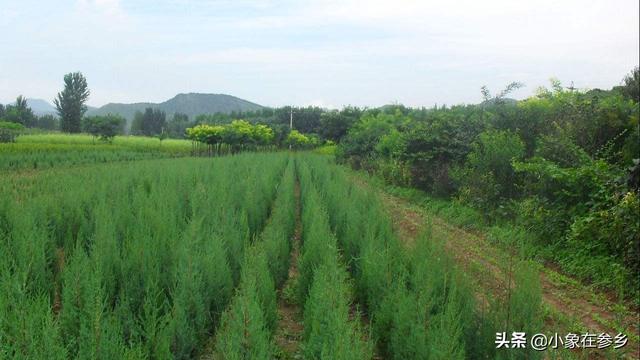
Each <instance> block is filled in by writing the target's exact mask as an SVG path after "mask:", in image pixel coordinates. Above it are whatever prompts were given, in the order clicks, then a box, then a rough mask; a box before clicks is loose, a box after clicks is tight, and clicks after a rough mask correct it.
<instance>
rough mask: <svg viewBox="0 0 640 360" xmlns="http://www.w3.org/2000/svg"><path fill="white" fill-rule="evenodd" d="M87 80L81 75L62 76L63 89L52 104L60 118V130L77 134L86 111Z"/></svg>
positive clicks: (76, 73) (87, 96)
mask: <svg viewBox="0 0 640 360" xmlns="http://www.w3.org/2000/svg"><path fill="white" fill-rule="evenodd" d="M89 94H90V92H89V87H88V85H87V79H86V78H85V77H84V76H83V75H82V73H79V72H75V73H69V74H66V75H65V76H64V89H63V90H62V92H59V93H58V95H57V96H56V98H55V99H53V103H54V104H55V106H56V109H57V110H58V115H59V116H60V130H62V131H64V132H70V133H79V132H80V130H81V120H82V117H83V116H84V113H85V112H86V111H87V106H86V105H85V102H86V101H87V99H88V98H89Z"/></svg>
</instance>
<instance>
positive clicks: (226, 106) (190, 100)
mask: <svg viewBox="0 0 640 360" xmlns="http://www.w3.org/2000/svg"><path fill="white" fill-rule="evenodd" d="M148 107H150V108H154V109H160V110H162V111H164V112H166V113H167V117H171V116H172V115H173V114H174V113H177V112H179V113H183V114H187V115H188V116H189V118H191V119H193V118H194V117H195V116H197V115H200V114H213V113H218V112H219V113H230V112H232V111H253V110H259V109H262V108H263V106H261V105H258V104H255V103H252V102H250V101H247V100H243V99H240V98H237V97H235V96H231V95H224V94H198V93H189V94H178V95H176V96H175V97H174V98H172V99H170V100H167V101H165V102H161V103H159V104H156V103H134V104H115V103H110V104H107V105H104V106H102V107H100V108H97V109H91V110H89V111H88V112H87V115H89V116H92V115H106V114H109V113H111V114H119V115H121V116H123V117H124V118H126V119H127V120H129V121H130V120H132V119H133V117H134V115H135V113H136V111H144V109H145V108H148Z"/></svg>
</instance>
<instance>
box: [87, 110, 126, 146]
mask: <svg viewBox="0 0 640 360" xmlns="http://www.w3.org/2000/svg"><path fill="white" fill-rule="evenodd" d="M82 121H83V123H82V129H83V130H84V132H86V133H89V134H91V135H93V136H94V137H98V138H100V140H101V141H105V142H109V143H111V142H112V141H113V138H114V137H115V136H116V135H122V134H124V124H125V120H124V118H122V117H120V116H118V115H111V114H109V115H106V116H88V117H85V118H84V119H83V120H82Z"/></svg>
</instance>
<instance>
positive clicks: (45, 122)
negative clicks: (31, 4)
mask: <svg viewBox="0 0 640 360" xmlns="http://www.w3.org/2000/svg"><path fill="white" fill-rule="evenodd" d="M35 124H36V127H37V128H39V129H45V130H57V129H58V125H59V124H58V119H57V118H56V117H55V116H53V115H51V114H47V115H42V116H38V117H37V118H36V121H35Z"/></svg>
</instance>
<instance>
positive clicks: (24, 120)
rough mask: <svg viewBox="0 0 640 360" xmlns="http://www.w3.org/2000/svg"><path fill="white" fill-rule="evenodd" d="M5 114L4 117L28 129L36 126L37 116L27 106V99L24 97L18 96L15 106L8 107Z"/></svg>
mask: <svg viewBox="0 0 640 360" xmlns="http://www.w3.org/2000/svg"><path fill="white" fill-rule="evenodd" d="M4 112H5V114H4V117H5V118H6V120H8V121H10V122H14V123H18V124H21V125H23V126H28V127H33V126H34V125H35V124H34V120H35V116H34V115H33V112H32V111H31V108H30V107H29V105H27V99H26V98H24V97H23V96H22V95H20V96H18V98H17V99H16V103H15V104H13V105H7V107H6V108H5V110H4Z"/></svg>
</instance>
